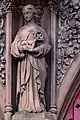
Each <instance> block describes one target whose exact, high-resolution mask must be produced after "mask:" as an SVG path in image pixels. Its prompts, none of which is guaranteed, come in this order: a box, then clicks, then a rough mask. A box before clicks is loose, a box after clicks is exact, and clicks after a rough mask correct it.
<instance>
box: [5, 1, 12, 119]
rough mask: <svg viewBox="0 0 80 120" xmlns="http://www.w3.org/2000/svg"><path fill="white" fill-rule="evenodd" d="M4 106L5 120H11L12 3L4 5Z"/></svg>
mask: <svg viewBox="0 0 80 120" xmlns="http://www.w3.org/2000/svg"><path fill="white" fill-rule="evenodd" d="M5 5H6V106H5V120H11V116H12V111H13V109H12V100H11V98H12V97H11V90H12V67H11V66H12V60H11V51H10V47H11V43H12V1H10V0H7V1H6V3H5Z"/></svg>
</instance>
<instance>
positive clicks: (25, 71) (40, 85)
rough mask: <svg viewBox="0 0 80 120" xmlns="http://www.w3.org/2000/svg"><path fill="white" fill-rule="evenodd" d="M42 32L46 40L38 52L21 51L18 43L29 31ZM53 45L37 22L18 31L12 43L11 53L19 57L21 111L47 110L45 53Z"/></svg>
mask: <svg viewBox="0 0 80 120" xmlns="http://www.w3.org/2000/svg"><path fill="white" fill-rule="evenodd" d="M30 30H34V31H35V32H37V31H38V32H41V34H42V35H43V36H44V42H43V43H42V44H41V45H40V47H39V46H38V48H39V50H38V53H37V54H35V53H34V52H33V53H34V54H30V53H29V52H28V51H26V54H25V53H23V52H20V50H19V46H18V43H20V42H21V41H22V40H26V38H27V36H28V34H29V31H30ZM50 48H51V46H50V45H49V44H48V37H47V35H46V33H45V31H44V30H43V29H42V28H41V27H40V26H38V25H37V24H30V25H25V26H23V27H22V28H21V29H20V30H19V31H18V33H17V35H16V37H15V40H14V41H13V43H12V44H11V54H12V55H13V56H14V57H15V58H18V67H17V95H18V93H20V96H19V111H24V110H25V111H27V112H40V111H43V110H45V99H44V88H45V80H46V76H47V71H46V70H47V67H48V66H47V64H46V61H45V55H46V54H47V53H48V52H49V50H50Z"/></svg>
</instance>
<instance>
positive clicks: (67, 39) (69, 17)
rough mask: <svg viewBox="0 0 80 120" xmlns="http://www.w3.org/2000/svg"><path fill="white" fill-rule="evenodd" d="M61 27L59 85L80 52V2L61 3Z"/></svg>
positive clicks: (58, 50)
mask: <svg viewBox="0 0 80 120" xmlns="http://www.w3.org/2000/svg"><path fill="white" fill-rule="evenodd" d="M58 8H59V16H60V22H61V25H60V26H59V32H58V47H57V85H58V86H60V85H61V82H62V80H63V78H64V76H65V74H66V72H67V71H68V69H69V67H70V65H71V63H72V62H73V59H74V58H75V57H76V55H77V54H78V53H79V52H80V9H79V8H80V2H73V1H72V0H64V1H61V2H59V7H58Z"/></svg>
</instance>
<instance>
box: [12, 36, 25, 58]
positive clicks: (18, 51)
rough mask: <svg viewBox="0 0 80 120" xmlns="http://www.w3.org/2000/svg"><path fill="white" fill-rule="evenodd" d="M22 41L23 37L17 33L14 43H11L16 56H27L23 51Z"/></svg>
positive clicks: (13, 53)
mask: <svg viewBox="0 0 80 120" xmlns="http://www.w3.org/2000/svg"><path fill="white" fill-rule="evenodd" d="M20 42H21V39H20V37H19V35H18V34H17V35H16V37H15V39H14V41H13V43H12V44H11V54H12V55H13V56H14V57H15V58H23V57H24V56H25V55H24V53H23V52H22V51H21V46H20Z"/></svg>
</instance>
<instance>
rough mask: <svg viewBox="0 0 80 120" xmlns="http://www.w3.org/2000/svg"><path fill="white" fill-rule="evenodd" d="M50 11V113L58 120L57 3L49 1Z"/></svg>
mask: <svg viewBox="0 0 80 120" xmlns="http://www.w3.org/2000/svg"><path fill="white" fill-rule="evenodd" d="M48 4H49V10H50V15H51V45H52V50H51V101H50V110H49V111H50V112H51V113H52V115H53V118H54V120H56V119H57V108H56V33H57V32H56V25H57V23H56V20H57V19H56V7H57V5H56V1H54V0H52V1H49V3H48Z"/></svg>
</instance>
